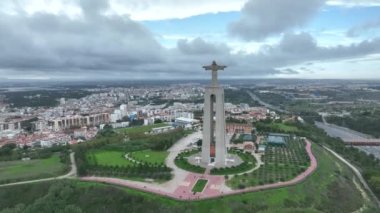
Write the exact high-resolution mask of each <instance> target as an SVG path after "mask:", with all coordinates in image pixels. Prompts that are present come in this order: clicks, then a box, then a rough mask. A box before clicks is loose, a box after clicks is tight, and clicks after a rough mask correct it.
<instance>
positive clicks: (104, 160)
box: [86, 150, 133, 166]
mask: <svg viewBox="0 0 380 213" xmlns="http://www.w3.org/2000/svg"><path fill="white" fill-rule="evenodd" d="M124 156H125V152H123V151H109V150H97V151H92V152H89V153H87V156H86V157H87V160H88V161H89V163H90V164H98V165H104V166H128V165H133V163H132V162H131V161H129V160H127V159H125V157H124Z"/></svg>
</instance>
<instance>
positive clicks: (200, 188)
mask: <svg viewBox="0 0 380 213" xmlns="http://www.w3.org/2000/svg"><path fill="white" fill-rule="evenodd" d="M207 182H208V181H207V180H205V179H198V180H197V182H196V183H195V185H194V187H193V189H192V190H191V191H192V192H203V189H204V188H205V186H206V184H207Z"/></svg>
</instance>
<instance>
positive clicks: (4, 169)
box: [0, 154, 67, 183]
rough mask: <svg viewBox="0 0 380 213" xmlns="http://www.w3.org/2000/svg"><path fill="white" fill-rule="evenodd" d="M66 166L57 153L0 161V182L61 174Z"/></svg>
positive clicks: (65, 169)
mask: <svg viewBox="0 0 380 213" xmlns="http://www.w3.org/2000/svg"><path fill="white" fill-rule="evenodd" d="M66 171H67V166H66V165H65V164H63V163H61V162H60V159H59V156H58V154H54V155H52V156H51V157H50V158H47V159H36V160H30V161H21V160H18V161H3V162H0V183H5V182H17V181H21V180H32V179H38V178H47V177H54V176H58V175H61V174H63V173H65V172H66Z"/></svg>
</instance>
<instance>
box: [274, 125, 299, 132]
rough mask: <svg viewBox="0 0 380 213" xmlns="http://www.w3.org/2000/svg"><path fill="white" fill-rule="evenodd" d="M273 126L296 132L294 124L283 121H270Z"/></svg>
mask: <svg viewBox="0 0 380 213" xmlns="http://www.w3.org/2000/svg"><path fill="white" fill-rule="evenodd" d="M271 125H272V126H273V128H276V129H279V130H282V131H285V132H298V128H297V127H295V126H289V125H286V124H284V123H272V124H271Z"/></svg>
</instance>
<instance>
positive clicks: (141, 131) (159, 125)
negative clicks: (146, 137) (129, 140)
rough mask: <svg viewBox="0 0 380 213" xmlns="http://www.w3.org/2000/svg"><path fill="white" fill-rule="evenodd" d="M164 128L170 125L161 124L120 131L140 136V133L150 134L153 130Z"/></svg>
mask: <svg viewBox="0 0 380 213" xmlns="http://www.w3.org/2000/svg"><path fill="white" fill-rule="evenodd" d="M163 126H168V124H167V123H159V124H153V125H148V126H136V127H128V128H123V129H119V130H118V131H120V132H123V133H125V134H138V133H144V132H149V131H150V130H152V129H153V128H157V127H163Z"/></svg>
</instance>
